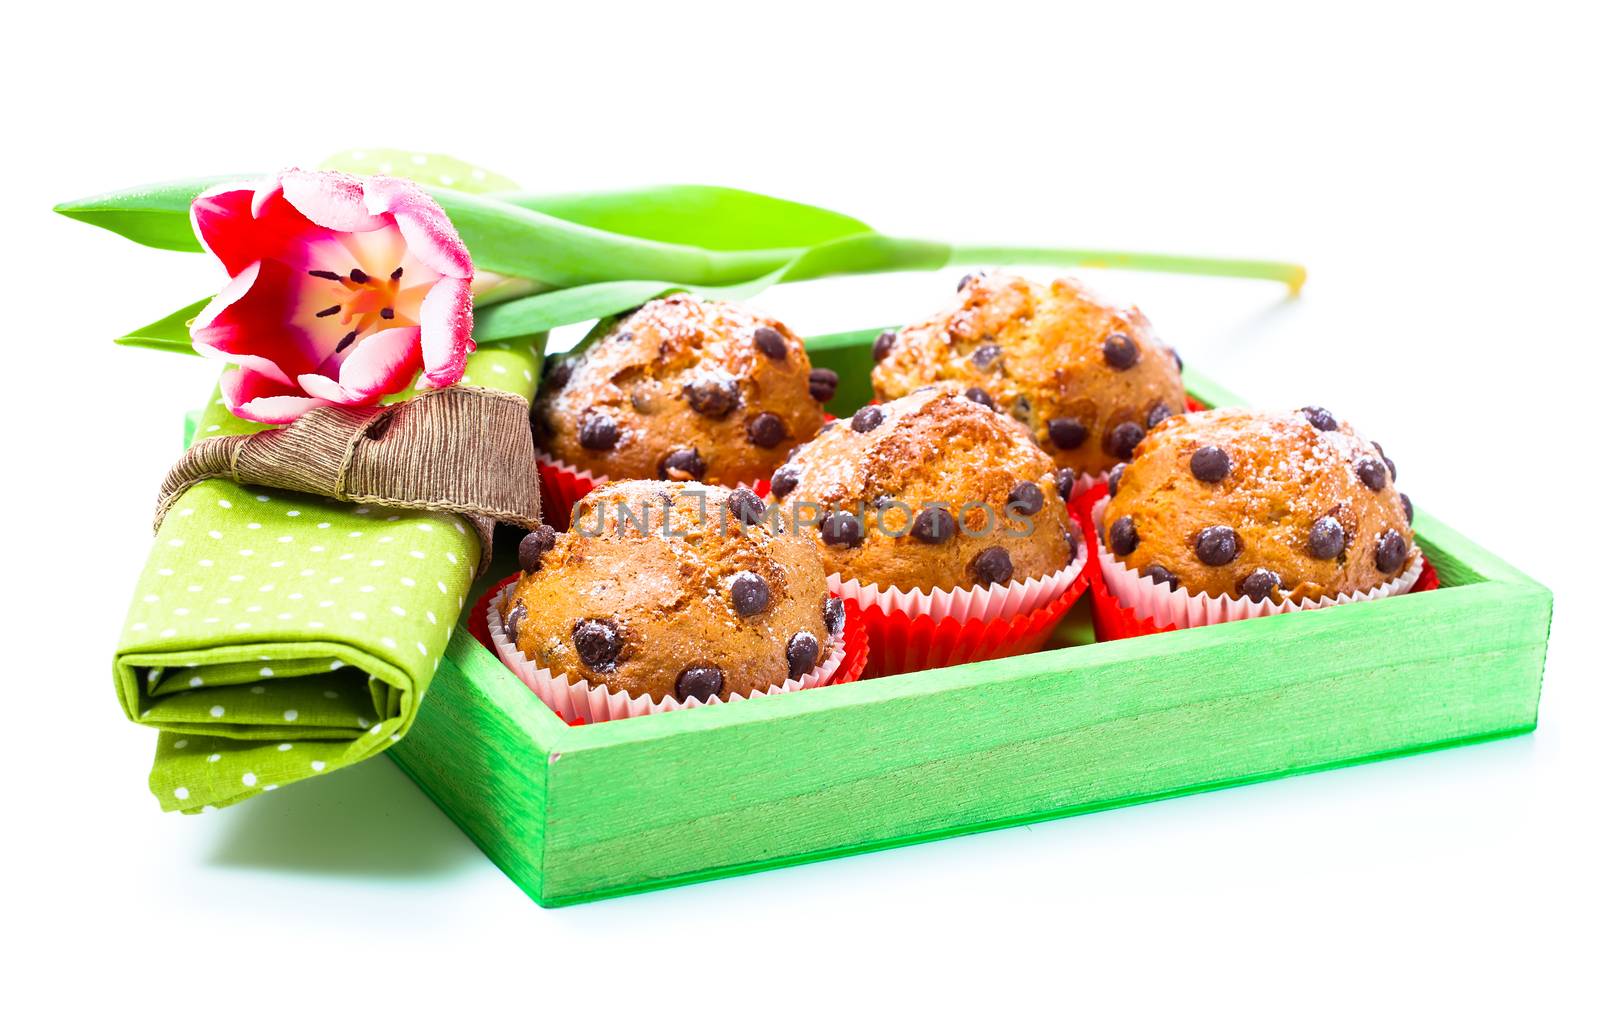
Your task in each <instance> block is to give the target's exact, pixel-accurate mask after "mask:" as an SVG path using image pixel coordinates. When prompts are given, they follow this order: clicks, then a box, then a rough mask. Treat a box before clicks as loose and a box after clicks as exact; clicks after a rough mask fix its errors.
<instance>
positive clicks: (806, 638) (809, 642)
mask: <svg viewBox="0 0 1600 1029" xmlns="http://www.w3.org/2000/svg"><path fill="white" fill-rule="evenodd" d="M821 653H822V645H821V644H819V643H818V642H817V638H816V637H815V636H813V635H812V634H811V633H809V632H806V631H805V630H804V629H801V630H800V631H799V632H797V633H795V634H794V635H793V636H790V637H789V645H788V646H787V647H786V648H784V656H785V657H787V658H788V659H789V678H791V679H798V678H800V677H801V676H802V675H805V674H806V673H807V672H809V671H811V669H813V668H815V667H817V657H818V656H819V655H820V654H821Z"/></svg>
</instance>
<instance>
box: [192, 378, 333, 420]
mask: <svg viewBox="0 0 1600 1029" xmlns="http://www.w3.org/2000/svg"><path fill="white" fill-rule="evenodd" d="M291 388H292V387H291ZM219 389H220V391H221V393H222V402H223V403H224V404H225V405H227V408H228V411H229V412H230V413H232V414H233V415H234V416H235V417H238V418H248V419H249V420H250V421H253V422H267V423H269V424H272V425H284V424H287V423H288V422H292V421H294V420H295V419H296V418H298V417H300V416H301V415H303V414H305V413H306V412H307V411H310V410H312V409H313V408H317V407H322V406H324V405H326V404H327V403H328V402H327V401H326V400H322V399H319V398H317V397H308V396H297V395H290V394H285V393H284V392H283V389H284V384H283V383H281V382H278V381H277V380H275V379H271V378H268V377H267V376H265V375H261V374H258V373H257V372H255V371H252V370H251V369H249V368H229V369H228V370H226V371H224V372H223V373H222V378H221V380H220V382H219Z"/></svg>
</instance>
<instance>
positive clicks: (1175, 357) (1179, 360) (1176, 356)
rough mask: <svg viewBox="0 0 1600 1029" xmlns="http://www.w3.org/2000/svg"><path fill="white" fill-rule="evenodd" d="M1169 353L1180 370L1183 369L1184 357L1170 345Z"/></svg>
mask: <svg viewBox="0 0 1600 1029" xmlns="http://www.w3.org/2000/svg"><path fill="white" fill-rule="evenodd" d="M1167 353H1169V354H1171V355H1172V361H1173V363H1174V364H1176V365H1177V366H1178V371H1180V372H1181V371H1183V358H1182V357H1181V356H1179V354H1178V352H1177V351H1176V350H1174V349H1172V348H1171V347H1168V348H1167Z"/></svg>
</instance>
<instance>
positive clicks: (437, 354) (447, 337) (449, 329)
mask: <svg viewBox="0 0 1600 1029" xmlns="http://www.w3.org/2000/svg"><path fill="white" fill-rule="evenodd" d="M420 320H421V323H422V365H423V367H424V368H426V369H427V372H426V373H425V374H424V375H423V377H422V381H421V383H419V385H421V386H424V387H426V388H430V389H440V388H443V387H445V386H453V385H455V384H456V383H457V382H458V381H460V379H461V374H462V373H463V372H464V371H466V368H467V355H468V354H470V353H472V351H473V350H474V349H476V345H475V344H474V343H473V342H472V287H471V284H470V283H469V282H468V281H467V280H466V279H440V280H439V281H438V282H437V283H435V284H434V286H433V288H432V289H431V290H429V291H428V295H427V296H426V297H423V298H422V309H421V318H420Z"/></svg>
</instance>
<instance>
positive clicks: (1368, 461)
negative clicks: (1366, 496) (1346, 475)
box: [1356, 457, 1389, 493]
mask: <svg viewBox="0 0 1600 1029" xmlns="http://www.w3.org/2000/svg"><path fill="white" fill-rule="evenodd" d="M1356 476H1357V477H1358V478H1359V479H1360V480H1361V482H1362V484H1363V485H1365V486H1366V487H1367V489H1369V490H1371V491H1372V492H1374V493H1376V492H1378V491H1379V490H1381V489H1383V487H1385V486H1387V485H1389V470H1388V469H1387V468H1385V467H1384V466H1383V462H1382V461H1380V460H1379V459H1378V458H1376V457H1363V458H1362V459H1361V460H1359V461H1357V462H1356Z"/></svg>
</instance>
